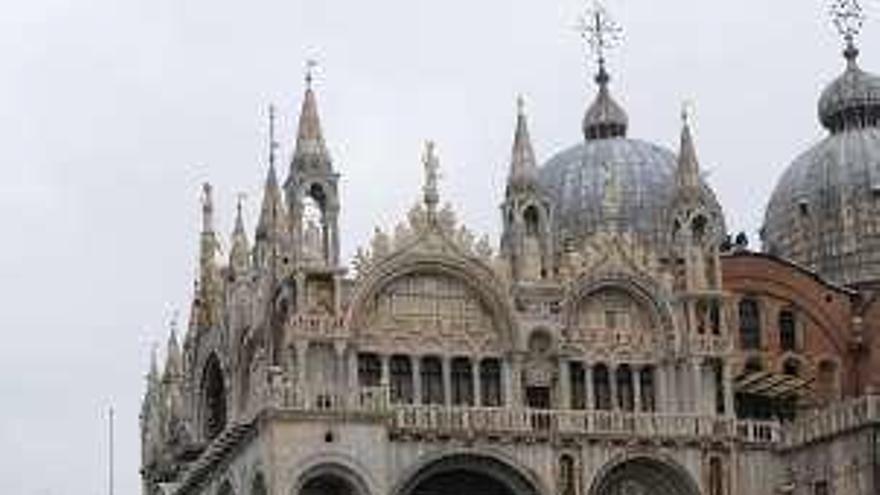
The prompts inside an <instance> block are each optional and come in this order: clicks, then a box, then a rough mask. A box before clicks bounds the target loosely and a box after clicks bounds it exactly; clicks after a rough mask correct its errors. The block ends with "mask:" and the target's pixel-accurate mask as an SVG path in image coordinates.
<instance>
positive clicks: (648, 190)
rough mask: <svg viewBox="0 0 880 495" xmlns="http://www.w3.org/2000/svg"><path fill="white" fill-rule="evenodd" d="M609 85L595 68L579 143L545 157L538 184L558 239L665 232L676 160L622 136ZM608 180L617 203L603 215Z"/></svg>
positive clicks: (651, 236) (656, 236)
mask: <svg viewBox="0 0 880 495" xmlns="http://www.w3.org/2000/svg"><path fill="white" fill-rule="evenodd" d="M609 80H610V78H609V77H608V74H607V73H606V72H605V71H604V68H601V70H600V72H599V75H598V76H597V77H596V82H597V84H598V85H599V92H598V94H597V95H596V99H595V101H594V102H593V103H592V105H590V107H589V108H588V109H587V111H586V114H585V117H584V122H583V133H584V141H583V142H581V143H579V144H576V145H574V146H572V147H570V148H568V149H566V150H563V151H561V152H559V153H557V154H556V155H555V156H553V157H552V158H550V160H548V161H547V162H546V163H545V164H544V166H543V167H541V169H540V170H539V172H538V180H539V182H540V183H541V186H542V187H543V189H544V190H545V191H546V192H547V193H548V195H549V196H550V197H551V198H552V201H553V205H554V211H553V217H554V218H553V225H554V230H555V235H556V238H557V239H558V240H560V241H564V240H566V239H572V240H575V241H582V240H583V239H585V238H587V237H589V236H590V235H591V234H593V233H595V232H597V231H599V230H600V229H602V228H603V227H604V226H606V225H609V224H610V223H612V222H613V223H614V224H615V225H616V226H617V227H618V228H620V229H621V230H624V231H629V232H632V233H634V234H636V235H638V236H640V237H642V238H643V239H645V240H647V241H649V242H659V241H661V240H662V239H663V238H664V233H665V231H666V227H667V226H666V224H665V220H664V218H665V211H666V209H667V207H668V206H669V205H670V203H671V202H672V200H673V197H674V195H675V191H676V177H675V174H676V167H677V156H676V154H675V153H673V152H672V151H670V150H668V149H667V148H664V147H662V146H658V145H655V144H651V143H649V142H646V141H642V140H639V139H630V138H628V137H627V136H626V132H627V127H628V124H629V120H628V117H627V115H626V112H625V111H624V110H623V107H621V106H620V105H619V104H618V103H617V102H615V101H614V99H613V98H612V97H611V93H610V91H609V90H608V82H609ZM611 176H613V177H614V182H615V183H616V188H617V191H614V193H616V196H617V198H618V199H617V204H615V208H614V210H615V211H613V212H612V213H611V214H609V212H608V211H607V208H606V207H605V205H604V204H603V203H604V201H605V198H606V197H607V193H608V192H609V191H608V190H607V189H608V187H609V177H611ZM702 188H703V190H704V192H706V193H707V197H709V198H711V202H712V203H714V204H713V205H712V209H716V211H717V212H719V217H720V216H721V215H720V211H721V208H720V206H718V204H717V201H716V200H715V196H714V194H712V192H711V190H710V189H709V188H708V187H707V186H706V185H705V184H703V185H702ZM611 216H613V217H614V218H610V217H611Z"/></svg>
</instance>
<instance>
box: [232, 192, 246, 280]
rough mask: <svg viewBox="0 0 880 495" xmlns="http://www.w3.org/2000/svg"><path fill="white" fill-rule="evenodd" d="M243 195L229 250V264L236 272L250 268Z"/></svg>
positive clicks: (239, 199) (239, 200)
mask: <svg viewBox="0 0 880 495" xmlns="http://www.w3.org/2000/svg"><path fill="white" fill-rule="evenodd" d="M241 204H242V197H241V196H239V198H238V203H237V205H236V213H235V228H234V229H233V230H232V247H231V248H230V250H229V266H230V268H232V269H233V271H235V272H236V273H242V272H245V271H247V269H248V268H249V265H250V263H249V261H250V260H249V259H250V247H249V246H248V239H247V234H246V233H245V230H244V219H243V218H242V212H241Z"/></svg>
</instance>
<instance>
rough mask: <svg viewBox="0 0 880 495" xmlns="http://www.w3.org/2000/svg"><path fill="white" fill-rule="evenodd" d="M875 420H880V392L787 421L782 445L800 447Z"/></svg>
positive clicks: (876, 421) (866, 424)
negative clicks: (879, 393) (788, 422)
mask: <svg viewBox="0 0 880 495" xmlns="http://www.w3.org/2000/svg"><path fill="white" fill-rule="evenodd" d="M872 424H880V395H869V396H865V397H859V398H857V399H851V400H846V401H843V402H840V403H837V404H833V405H830V406H828V407H826V408H823V409H819V410H815V411H811V412H807V413H803V414H801V415H800V416H799V417H798V418H797V419H796V420H795V421H793V422H792V423H790V424H788V425H786V427H785V435H784V438H783V442H782V446H783V448H797V447H800V446H803V445H807V444H810V443H813V442H816V441H819V440H822V439H825V438H829V437H832V436H835V435H839V434H841V433H845V432H848V431H853V430H856V429H859V428H862V427H864V426H868V425H872Z"/></svg>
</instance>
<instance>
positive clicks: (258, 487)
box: [250, 473, 269, 495]
mask: <svg viewBox="0 0 880 495" xmlns="http://www.w3.org/2000/svg"><path fill="white" fill-rule="evenodd" d="M268 493H269V490H268V489H267V488H266V480H265V479H264V478H263V473H257V476H256V477H254V482H253V484H252V485H251V494H250V495H267V494H268Z"/></svg>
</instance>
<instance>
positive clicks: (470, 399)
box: [452, 357, 474, 406]
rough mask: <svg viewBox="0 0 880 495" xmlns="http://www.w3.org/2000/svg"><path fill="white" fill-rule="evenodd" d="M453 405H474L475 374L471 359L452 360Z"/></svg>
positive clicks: (459, 358)
mask: <svg viewBox="0 0 880 495" xmlns="http://www.w3.org/2000/svg"><path fill="white" fill-rule="evenodd" d="M452 403H453V404H454V405H457V406H472V405H473V404H474V372H473V368H472V367H471V361H470V359H468V358H466V357H457V358H455V359H453V360H452Z"/></svg>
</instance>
